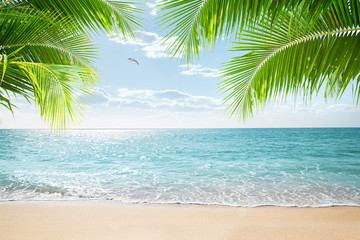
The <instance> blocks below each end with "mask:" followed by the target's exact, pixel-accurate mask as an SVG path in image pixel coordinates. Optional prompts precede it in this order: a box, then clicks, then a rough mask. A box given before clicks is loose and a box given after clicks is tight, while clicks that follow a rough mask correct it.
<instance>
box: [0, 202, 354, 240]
mask: <svg viewBox="0 0 360 240" xmlns="http://www.w3.org/2000/svg"><path fill="white" fill-rule="evenodd" d="M358 236H360V207H351V206H335V207H320V208H312V207H275V206H262V207H231V206H221V205H195V204H145V203H136V204H127V203H126V204H125V203H119V202H116V201H111V200H108V201H96V200H92V201H88V200H85V201H9V202H0V239H29V240H31V239H37V240H41V239H44V240H45V239H54V240H60V239H79V240H82V239H84V240H85V239H160V240H161V239H199V240H202V239H204V240H205V239H229V240H232V239H247V240H248V239H269V240H275V239H292V240H305V239H330V240H335V239H336V240H337V239H339V240H340V239H349V240H351V239H358Z"/></svg>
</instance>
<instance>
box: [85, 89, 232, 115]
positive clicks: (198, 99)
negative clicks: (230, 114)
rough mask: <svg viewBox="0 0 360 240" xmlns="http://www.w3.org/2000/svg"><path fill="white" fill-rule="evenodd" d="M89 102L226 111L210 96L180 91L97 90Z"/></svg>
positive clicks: (140, 107) (176, 109)
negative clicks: (112, 93)
mask: <svg viewBox="0 0 360 240" xmlns="http://www.w3.org/2000/svg"><path fill="white" fill-rule="evenodd" d="M93 95H94V96H93V97H92V98H91V99H89V100H88V102H89V103H91V104H102V105H105V106H110V107H117V108H131V109H151V110H154V109H156V110H171V111H179V112H192V111H217V110H222V111H223V110H224V109H225V107H224V106H223V104H221V100H220V99H217V98H213V97H208V96H195V95H191V94H188V93H185V92H182V91H178V90H161V91H156V90H149V89H136V90H131V89H128V88H119V89H117V91H116V94H115V95H111V94H109V93H108V92H107V91H105V90H104V89H100V88H99V89H97V90H96V92H95V93H94V94H93Z"/></svg>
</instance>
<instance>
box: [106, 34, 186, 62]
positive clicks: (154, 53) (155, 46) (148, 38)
mask: <svg viewBox="0 0 360 240" xmlns="http://www.w3.org/2000/svg"><path fill="white" fill-rule="evenodd" d="M138 35H139V37H138V39H136V40H129V39H125V38H124V35H122V34H119V35H118V36H115V37H114V36H111V35H108V36H109V38H110V40H111V41H115V42H117V43H120V44H122V45H131V46H134V47H140V48H141V50H142V51H143V52H144V54H145V56H146V57H148V58H165V57H171V55H170V54H169V52H168V51H167V50H166V49H167V47H168V46H169V45H171V44H172V43H173V42H174V41H175V39H176V37H171V38H169V39H168V40H167V41H166V42H164V43H163V42H162V37H161V36H159V35H158V34H156V33H153V32H145V31H139V32H138ZM175 57H179V55H177V56H175Z"/></svg>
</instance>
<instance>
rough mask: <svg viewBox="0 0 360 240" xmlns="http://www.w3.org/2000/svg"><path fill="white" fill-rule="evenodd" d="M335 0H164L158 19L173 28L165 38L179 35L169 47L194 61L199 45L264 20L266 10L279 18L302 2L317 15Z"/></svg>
mask: <svg viewBox="0 0 360 240" xmlns="http://www.w3.org/2000/svg"><path fill="white" fill-rule="evenodd" d="M332 1H333V0H302V1H299V0H277V1H254V0H173V1H172V0H163V1H160V3H159V12H160V13H161V15H160V17H159V18H158V19H159V22H160V25H161V26H164V27H163V31H164V30H166V29H168V28H170V27H171V28H172V30H170V31H169V33H168V34H167V35H166V36H165V38H164V39H165V40H168V39H170V38H172V37H176V38H177V39H176V41H175V42H174V43H172V44H171V45H170V47H169V50H170V52H171V53H172V54H173V56H175V55H176V54H180V55H183V56H184V58H185V59H186V60H187V62H191V61H193V60H195V59H196V58H197V57H198V56H199V49H201V48H204V49H206V48H207V47H208V46H210V49H211V48H212V47H213V46H214V44H215V42H216V41H217V40H218V39H219V38H220V39H221V38H222V37H227V36H229V35H231V34H232V31H233V30H234V29H236V28H240V29H243V27H244V26H245V25H246V24H247V26H248V27H249V26H250V27H251V26H253V23H256V22H258V21H260V22H261V21H263V18H262V13H263V12H267V13H269V14H268V18H270V19H268V20H270V21H271V22H276V21H277V20H279V17H280V13H281V12H282V11H283V10H293V11H297V9H298V7H299V6H300V5H301V6H302V9H306V10H307V11H308V12H310V15H311V16H312V18H313V19H316V18H317V16H318V15H319V14H320V13H321V12H322V11H323V10H325V9H327V8H328V7H329V6H330V5H331V3H332ZM298 12H299V13H300V14H301V12H300V11H298Z"/></svg>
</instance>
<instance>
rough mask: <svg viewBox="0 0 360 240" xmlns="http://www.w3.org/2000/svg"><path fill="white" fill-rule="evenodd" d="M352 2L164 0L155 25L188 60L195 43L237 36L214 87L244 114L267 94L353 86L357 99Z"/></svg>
mask: <svg viewBox="0 0 360 240" xmlns="http://www.w3.org/2000/svg"><path fill="white" fill-rule="evenodd" d="M359 5H360V2H359V1H358V0H314V1H312V0H293V1H292V0H287V1H286V0H277V1H253V0H179V1H175V0H174V1H172V0H164V1H161V3H160V12H162V15H161V16H160V17H159V21H160V24H161V25H163V26H164V30H166V29H168V28H170V27H172V28H171V29H172V30H169V33H168V34H167V36H166V39H168V38H170V37H174V36H176V37H177V40H176V41H175V42H174V43H173V44H172V45H171V46H170V49H169V50H170V51H171V52H172V54H176V53H180V54H182V55H183V56H184V58H185V59H186V60H187V61H188V62H191V61H193V60H194V59H196V58H197V57H198V56H199V49H200V48H206V47H207V46H210V48H211V47H212V46H213V45H214V43H215V42H216V41H217V40H218V39H220V38H222V37H224V36H225V37H226V36H231V34H232V33H233V31H234V30H236V31H237V34H236V42H235V43H234V44H236V47H234V48H233V49H232V50H233V51H238V52H239V55H241V54H244V53H245V55H243V56H239V57H235V58H234V59H232V60H231V61H230V62H228V63H226V64H225V69H224V70H223V71H222V77H223V78H225V80H223V81H222V82H221V85H220V86H221V91H222V94H223V95H224V96H225V99H224V101H225V102H226V103H228V110H229V111H230V114H231V115H236V116H238V117H240V118H241V119H245V118H246V117H248V116H251V115H252V114H253V112H254V110H255V109H257V108H259V107H263V106H264V105H265V103H266V102H268V101H269V100H271V99H279V97H281V98H282V99H286V98H287V96H291V95H294V96H296V95H298V94H300V95H302V96H304V99H309V98H311V96H312V95H313V94H316V93H318V91H319V89H320V87H321V86H325V88H326V90H325V98H328V97H334V98H338V97H340V96H341V95H342V93H343V92H344V90H345V89H346V88H347V87H348V86H353V93H354V99H355V102H356V103H358V102H359V98H360V86H359V85H360V84H359V74H360V64H359V63H360V62H359V59H360V56H359V54H360V51H359V49H360V45H359V44H360V43H359V41H360V29H359V25H360V24H359V22H360V21H359V15H360V6H359Z"/></svg>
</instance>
